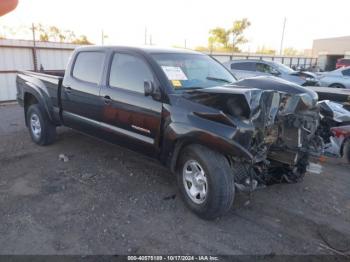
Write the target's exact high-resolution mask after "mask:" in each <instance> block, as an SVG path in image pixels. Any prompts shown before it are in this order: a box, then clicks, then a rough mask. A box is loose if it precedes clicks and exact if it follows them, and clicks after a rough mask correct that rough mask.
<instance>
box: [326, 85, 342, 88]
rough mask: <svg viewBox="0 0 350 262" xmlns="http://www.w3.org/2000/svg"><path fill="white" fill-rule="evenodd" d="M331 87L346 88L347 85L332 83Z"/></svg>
mask: <svg viewBox="0 0 350 262" xmlns="http://www.w3.org/2000/svg"><path fill="white" fill-rule="evenodd" d="M330 87H334V88H345V86H343V85H342V84H331V85H330Z"/></svg>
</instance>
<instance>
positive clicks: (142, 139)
mask: <svg viewBox="0 0 350 262" xmlns="http://www.w3.org/2000/svg"><path fill="white" fill-rule="evenodd" d="M17 91H18V93H17V98H18V102H19V103H20V104H21V105H23V107H24V114H25V120H26V125H27V127H28V129H29V132H30V135H31V138H32V140H33V141H34V142H35V143H37V144H39V145H48V144H51V143H53V142H54V141H55V134H56V127H57V126H60V125H65V126H68V127H71V128H74V129H77V130H79V131H81V132H84V133H87V134H90V135H94V136H97V137H99V138H103V139H105V140H108V141H110V142H113V143H116V144H121V145H124V146H126V147H128V148H131V149H133V150H136V151H139V152H142V153H144V154H146V155H148V156H152V157H155V158H157V159H159V160H160V162H161V163H162V164H164V165H166V166H168V167H169V168H170V170H171V171H172V172H173V173H175V174H176V175H177V179H178V185H179V188H180V191H181V193H182V196H183V199H184V201H185V202H186V204H187V205H188V206H189V208H190V209H191V210H192V211H194V212H195V213H196V214H197V215H199V216H200V217H202V218H205V219H214V218H216V217H218V216H221V215H223V214H224V213H226V212H227V211H228V210H229V209H230V208H231V206H232V203H233V201H234V195H235V190H236V189H238V190H243V191H249V192H250V191H252V190H254V189H255V188H256V187H257V186H259V185H260V184H261V185H266V184H270V183H274V182H279V181H287V182H296V181H299V180H301V179H302V177H303V176H304V174H305V173H306V172H307V170H308V168H309V169H311V171H315V170H316V171H317V168H318V167H319V166H317V165H316V164H310V159H311V158H313V157H314V156H317V154H318V153H320V139H319V137H318V136H316V135H315V131H316V129H317V126H318V122H319V112H318V108H317V104H316V103H317V94H316V93H315V92H313V91H311V90H308V89H306V88H303V87H301V86H298V85H295V84H293V83H291V82H287V81H284V80H281V79H279V80H278V79H275V78H272V77H260V78H253V79H246V80H243V81H239V82H237V80H236V79H235V77H234V76H233V75H232V74H231V73H230V72H229V71H228V70H227V69H226V68H225V67H224V66H223V65H221V64H220V63H219V62H217V61H216V60H214V59H213V58H211V57H209V56H207V55H204V54H201V53H197V52H192V51H188V50H179V49H156V48H135V47H95V46H94V47H83V48H79V49H77V50H76V51H75V52H74V53H73V55H72V57H71V59H70V61H69V64H68V67H67V69H66V71H65V72H63V71H62V72H60V71H55V72H54V71H51V72H44V71H43V72H41V73H35V72H28V71H25V72H20V73H19V74H18V76H17ZM310 167H311V168H310Z"/></svg>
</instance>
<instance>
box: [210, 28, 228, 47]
mask: <svg viewBox="0 0 350 262" xmlns="http://www.w3.org/2000/svg"><path fill="white" fill-rule="evenodd" d="M209 33H210V36H209V39H208V41H209V42H211V43H212V44H219V45H222V46H223V47H224V48H227V47H228V41H229V39H230V38H229V33H230V32H229V31H228V30H226V29H225V28H222V27H216V28H214V29H211V30H210V31H209Z"/></svg>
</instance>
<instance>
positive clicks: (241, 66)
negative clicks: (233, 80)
mask: <svg viewBox="0 0 350 262" xmlns="http://www.w3.org/2000/svg"><path fill="white" fill-rule="evenodd" d="M231 69H235V70H245V71H255V63H253V62H241V63H232V64H231Z"/></svg>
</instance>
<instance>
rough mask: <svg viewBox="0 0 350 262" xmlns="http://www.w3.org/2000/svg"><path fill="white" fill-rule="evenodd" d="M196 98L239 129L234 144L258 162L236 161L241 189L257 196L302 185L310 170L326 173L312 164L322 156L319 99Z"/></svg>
mask: <svg viewBox="0 0 350 262" xmlns="http://www.w3.org/2000/svg"><path fill="white" fill-rule="evenodd" d="M284 84H286V83H284ZM196 93H197V95H195V96H193V97H192V99H194V100H196V101H197V102H200V103H201V104H205V105H206V106H210V107H212V108H216V109H218V110H219V111H220V112H221V113H222V114H224V115H225V116H226V117H227V118H229V119H230V121H231V123H232V124H233V125H234V126H236V128H237V129H236V132H235V134H234V136H233V137H232V139H233V140H234V141H235V142H237V143H239V144H240V145H241V146H242V147H244V148H245V149H247V150H249V152H250V153H251V154H252V156H253V157H252V159H250V160H247V159H242V158H239V157H236V156H235V155H232V156H231V157H230V161H231V166H232V167H233V172H234V175H235V183H236V186H237V188H238V189H240V190H242V191H251V190H254V189H255V188H256V187H257V186H258V185H259V184H264V185H267V184H272V183H277V182H297V181H299V180H300V179H302V177H303V176H304V174H305V173H306V172H307V171H308V168H309V169H310V170H309V171H311V172H316V173H319V172H321V167H320V166H319V165H317V164H314V163H312V164H310V160H311V159H314V158H315V159H316V158H317V157H319V156H320V154H321V152H322V140H321V139H320V138H319V136H317V135H316V134H315V132H316V130H317V127H318V125H319V110H318V107H317V95H316V96H312V95H310V94H308V93H304V92H295V93H290V92H288V93H287V92H283V91H279V90H278V89H277V90H276V89H275V90H273V88H272V90H268V89H267V88H266V89H265V90H263V89H257V88H255V87H253V88H251V87H247V88H244V87H242V86H227V87H225V88H223V87H220V88H210V89H204V90H201V91H198V92H196ZM198 93H201V94H202V95H198ZM203 93H205V94H206V95H203Z"/></svg>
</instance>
